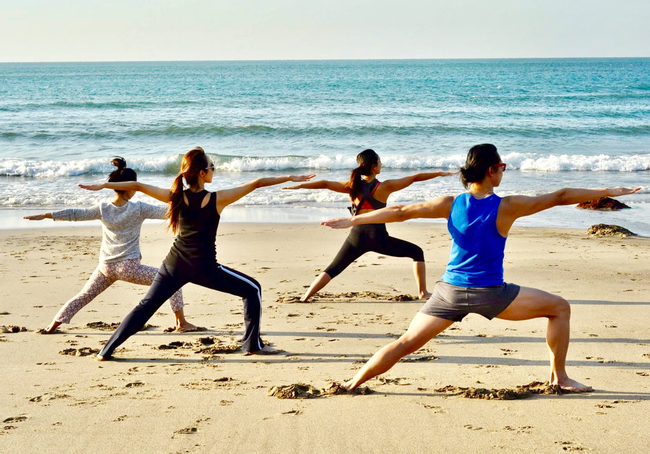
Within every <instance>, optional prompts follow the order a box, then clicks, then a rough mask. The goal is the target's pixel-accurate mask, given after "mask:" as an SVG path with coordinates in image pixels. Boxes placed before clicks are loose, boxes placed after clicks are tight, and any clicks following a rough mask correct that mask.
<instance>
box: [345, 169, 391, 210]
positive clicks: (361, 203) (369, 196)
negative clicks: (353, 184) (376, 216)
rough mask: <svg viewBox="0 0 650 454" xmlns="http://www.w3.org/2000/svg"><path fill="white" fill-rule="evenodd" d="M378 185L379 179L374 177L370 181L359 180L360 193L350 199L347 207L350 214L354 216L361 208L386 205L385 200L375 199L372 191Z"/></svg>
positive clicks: (374, 208) (376, 208)
mask: <svg viewBox="0 0 650 454" xmlns="http://www.w3.org/2000/svg"><path fill="white" fill-rule="evenodd" d="M378 186H379V180H377V179H376V178H375V179H374V180H372V181H371V182H370V183H368V182H367V181H365V180H361V188H360V189H361V194H359V195H358V196H357V199H356V200H353V201H352V206H351V207H348V210H349V211H350V214H352V216H356V215H357V213H358V212H359V211H360V210H363V209H373V210H378V209H380V208H385V207H386V202H380V201H379V200H377V199H375V196H374V193H375V190H376V189H377V187H378Z"/></svg>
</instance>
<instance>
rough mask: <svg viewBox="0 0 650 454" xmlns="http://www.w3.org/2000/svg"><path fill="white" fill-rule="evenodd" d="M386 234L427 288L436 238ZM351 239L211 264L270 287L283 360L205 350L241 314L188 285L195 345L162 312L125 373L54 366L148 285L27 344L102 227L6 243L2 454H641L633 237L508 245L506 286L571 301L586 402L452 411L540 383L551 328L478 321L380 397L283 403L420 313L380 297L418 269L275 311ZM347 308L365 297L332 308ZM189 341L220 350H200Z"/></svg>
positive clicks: (642, 271) (558, 235)
mask: <svg viewBox="0 0 650 454" xmlns="http://www.w3.org/2000/svg"><path fill="white" fill-rule="evenodd" d="M389 231H390V232H391V233H392V234H393V235H395V236H398V237H400V238H404V239H407V240H410V241H413V242H415V243H416V244H419V245H421V246H422V247H423V248H424V250H425V254H426V258H427V267H428V268H427V276H428V279H429V288H430V289H432V288H433V284H434V282H435V281H436V279H437V278H438V277H439V276H440V275H441V274H442V272H443V269H444V266H445V264H446V260H447V258H448V252H449V237H448V235H447V233H446V232H445V230H444V226H443V225H441V224H434V225H432V224H425V223H419V224H418V223H408V224H402V225H390V226H389ZM346 234H347V232H346V231H333V230H329V229H327V228H325V227H321V226H318V225H304V224H302V225H280V224H273V225H263V224H225V225H222V226H221V228H220V234H219V238H218V241H217V242H218V258H219V260H220V262H222V263H224V264H227V265H229V266H232V267H234V268H236V269H238V270H241V271H243V272H245V273H248V274H250V275H251V276H253V277H255V278H256V279H258V280H259V281H260V282H261V283H262V285H263V288H264V300H263V310H264V315H263V325H262V327H263V337H264V339H265V340H267V341H270V342H272V343H273V344H274V345H275V346H276V347H279V348H282V349H284V350H286V351H287V352H288V354H287V355H282V356H271V357H255V356H253V357H247V356H243V355H242V354H241V352H217V351H215V350H211V351H203V352H199V351H200V350H202V349H203V348H206V347H220V346H229V345H232V344H233V343H235V341H236V340H237V338H238V335H239V334H240V333H241V328H242V313H241V302H240V301H238V299H237V298H235V297H232V296H229V295H225V294H222V293H217V292H213V291H210V290H205V289H202V288H200V287H196V286H193V285H188V286H186V287H185V289H184V293H185V299H186V303H187V306H186V314H187V315H188V318H189V319H190V320H191V321H192V322H194V323H197V324H200V325H203V326H206V327H207V328H208V331H207V332H203V333H185V334H178V333H165V332H164V329H165V328H166V327H169V326H171V325H172V324H173V318H172V315H171V314H170V312H169V308H168V306H167V305H165V306H163V307H162V308H161V310H160V311H159V312H158V313H157V314H156V315H155V316H154V317H153V318H152V319H151V321H150V323H151V324H152V325H154V327H152V328H150V329H149V330H147V331H144V332H141V333H139V334H138V335H136V336H134V337H132V338H131V339H129V341H127V342H126V343H125V344H124V345H123V347H124V348H123V349H119V350H118V351H117V352H116V353H115V357H116V358H119V360H118V361H112V362H106V363H100V362H97V361H95V360H93V357H92V355H90V356H71V355H63V354H60V352H62V351H64V350H66V349H77V350H80V349H84V348H87V349H88V350H81V352H82V353H83V352H91V351H92V349H98V348H100V347H101V343H102V342H103V341H105V340H106V339H107V338H108V337H109V335H110V331H102V330H99V329H93V328H89V327H86V324H88V323H91V322H97V321H102V322H105V323H116V322H119V321H120V320H121V319H122V318H123V317H124V315H125V314H126V313H127V312H128V311H129V310H130V309H131V308H132V307H133V306H134V305H135V304H136V303H137V302H138V301H139V299H140V298H141V297H142V295H144V293H145V291H146V287H140V286H136V285H132V284H128V283H124V282H118V283H116V284H115V285H114V286H113V287H112V288H110V289H109V290H107V291H106V292H105V293H103V294H102V295H100V296H99V297H98V298H97V299H96V300H95V301H93V302H92V303H90V304H89V305H88V306H87V307H86V308H85V309H84V310H83V311H82V312H80V313H79V314H78V315H77V316H76V317H75V318H74V319H73V321H72V323H71V324H70V325H64V326H63V332H64V333H63V334H56V335H50V336H43V335H38V334H35V333H34V331H35V330H36V329H38V328H42V327H45V326H46V325H47V324H48V323H49V321H50V320H51V318H52V317H53V315H54V314H55V313H56V311H57V310H58V308H59V307H60V306H61V304H63V303H64V302H65V301H66V300H67V299H68V298H70V297H71V296H73V295H74V294H75V293H76V292H77V291H78V290H79V289H80V288H81V287H82V286H83V284H84V282H85V281H86V279H87V278H88V277H89V275H90V273H91V272H92V270H93V269H94V267H95V265H96V261H97V254H98V250H99V243H100V230H99V228H97V227H92V228H74V229H67V228H66V229H39V228H35V229H33V230H24V231H4V232H2V233H0V240H1V242H2V243H1V244H2V248H1V249H0V279H1V280H0V301H2V303H1V305H0V313H1V314H2V315H0V325H14V326H19V327H25V328H26V329H27V331H26V332H25V331H23V332H18V333H5V334H0V358H1V361H2V369H1V373H0V381H1V386H0V418H1V420H2V421H3V423H2V425H1V426H0V452H3V453H4V452H12V453H13V452H47V451H54V452H65V453H68V452H70V453H72V452H78V453H88V452H94V453H103V452H137V453H149V452H151V453H176V452H182V453H202V452H215V453H222V452H223V453H320V452H323V453H330V452H353V453H360V452H368V453H377V452H404V453H406V452H408V453H414V452H426V453H430V452H481V453H492V452H508V453H518V452H536V453H560V452H566V451H588V452H603V453H609V452H611V453H618V452H647V449H648V446H649V445H650V436H649V435H648V423H649V422H650V417H649V416H648V415H649V414H650V338H649V337H650V335H649V334H648V333H649V331H648V326H650V271H649V266H648V264H649V263H650V262H649V259H650V257H649V255H650V241H649V240H648V239H644V238H627V239H621V238H589V237H587V236H586V235H585V234H584V232H578V231H567V230H549V229H514V230H513V232H512V234H511V237H510V239H509V241H508V246H507V250H506V264H505V267H506V280H507V281H508V282H515V283H518V284H520V285H524V286H532V287H538V288H542V289H545V290H548V291H551V292H554V293H558V294H560V295H562V296H564V297H565V298H567V299H568V300H569V301H570V302H571V304H572V308H573V319H572V342H571V347H570V349H569V358H568V371H569V374H570V375H571V376H572V377H573V378H575V379H577V380H579V381H582V382H584V383H587V384H590V385H592V386H593V387H594V388H595V389H596V391H595V392H593V393H590V394H586V395H553V394H551V395H533V396H532V397H530V398H527V399H521V400H483V399H468V398H463V397H462V396H461V395H458V394H457V392H460V390H458V389H455V388H454V387H456V388H462V387H466V388H467V387H474V388H477V387H482V388H495V389H503V388H511V389H514V388H516V387H517V386H521V385H526V384H529V383H530V382H533V381H544V380H546V379H547V375H548V354H547V349H546V346H545V342H544V336H545V332H546V323H545V320H543V319H540V320H533V321H528V322H504V321H500V320H494V321H492V322H488V321H487V320H485V319H483V318H481V317H480V316H476V315H474V316H469V317H468V318H467V319H466V320H465V321H464V322H462V323H458V324H456V325H454V326H453V327H452V328H451V329H450V330H448V331H446V332H445V333H443V335H441V336H440V337H438V338H436V339H434V340H433V341H431V342H430V343H429V344H427V345H426V346H425V348H424V349H423V350H421V351H419V352H417V353H416V354H415V355H412V356H411V357H410V358H408V359H410V361H405V362H402V363H400V364H398V365H396V366H395V367H394V368H393V369H392V370H391V371H389V372H388V373H387V374H386V375H384V376H383V377H381V378H379V379H374V380H371V381H369V382H368V383H367V385H368V387H369V388H370V390H372V391H374V393H372V394H368V395H355V396H349V395H330V394H328V393H323V392H320V393H319V394H318V397H314V398H304V399H279V398H277V397H272V396H270V395H269V391H270V390H271V388H273V387H276V386H277V387H281V386H286V385H291V384H298V383H302V384H305V385H308V386H307V387H305V389H309V390H316V391H317V392H318V390H325V389H326V388H327V387H328V386H329V385H330V383H331V382H332V381H338V382H340V381H343V380H345V379H347V378H350V377H351V376H352V375H354V373H355V372H356V371H357V370H358V368H359V367H360V366H361V364H362V362H363V361H364V360H366V359H367V358H369V356H370V355H371V354H372V353H374V352H375V351H376V350H377V349H378V348H379V347H381V346H383V345H385V344H386V343H387V342H389V341H390V340H391V339H393V338H395V337H396V336H398V335H399V334H401V333H402V332H403V331H404V330H405V329H406V327H407V326H408V323H409V321H410V320H411V318H412V317H413V315H414V314H415V313H416V312H417V310H418V308H419V307H420V306H421V304H422V302H420V301H393V300H391V299H393V298H394V297H396V296H398V295H403V294H413V293H414V291H415V284H414V281H413V276H412V272H411V264H410V263H409V261H408V260H407V259H395V258H390V257H383V256H378V255H377V254H367V255H366V256H364V257H362V258H361V259H360V260H359V261H358V262H357V263H356V264H353V265H352V266H351V267H350V268H349V269H348V270H346V271H345V272H344V273H343V274H342V275H341V276H339V277H338V278H337V279H335V280H334V281H332V283H331V284H330V285H329V286H328V287H327V288H326V289H325V292H327V293H328V294H329V295H324V296H322V297H320V298H317V299H316V300H314V302H312V303H309V304H295V303H294V304H290V303H283V302H281V301H282V300H285V301H286V300H290V299H291V298H290V297H291V296H297V295H299V294H301V293H302V292H303V291H304V287H305V286H307V285H309V283H310V282H311V280H312V279H313V277H314V276H316V275H317V274H318V273H319V272H320V271H321V270H323V269H324V268H325V267H326V266H327V265H328V263H329V261H330V260H331V259H332V258H333V257H334V255H335V253H336V252H337V250H338V248H339V247H340V245H341V243H342V241H343V239H344V238H345V236H346ZM171 243H172V237H171V236H170V235H169V234H167V233H165V232H164V229H163V228H162V227H160V226H154V225H148V226H145V228H144V232H143V236H142V249H143V255H144V258H143V263H146V264H150V265H154V266H157V265H158V264H160V262H161V261H162V259H163V258H164V256H165V254H166V253H167V250H168V249H169V246H170V245H171ZM351 291H357V292H363V291H371V292H375V294H363V293H361V294H360V295H356V296H354V295H353V296H349V295H348V296H345V295H342V294H344V293H346V292H351ZM201 338H210V339H207V340H204V341H203V343H208V344H209V343H210V342H215V343H214V344H212V345H203V343H201V341H200V339H201ZM161 345H167V346H169V347H170V348H165V349H160V348H159V347H160V346H161ZM174 347H176V348H174ZM226 350H227V349H226ZM69 352H72V353H74V351H72V350H69ZM197 352H199V353H197ZM310 387H312V388H310ZM445 387H452V388H454V389H452V390H455V391H456V392H455V393H454V392H452V393H446V392H445V390H443V389H442V388H445ZM331 389H333V388H330V390H331ZM446 389H447V390H449V389H450V388H446ZM323 394H325V395H324V396H323Z"/></svg>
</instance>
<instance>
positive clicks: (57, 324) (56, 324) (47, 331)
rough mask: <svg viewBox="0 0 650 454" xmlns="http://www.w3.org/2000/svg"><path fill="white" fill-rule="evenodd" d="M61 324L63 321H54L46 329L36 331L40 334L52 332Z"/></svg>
mask: <svg viewBox="0 0 650 454" xmlns="http://www.w3.org/2000/svg"><path fill="white" fill-rule="evenodd" d="M59 326H61V322H52V323H50V326H48V327H47V328H44V329H39V330H38V331H36V332H37V333H38V334H52V333H54V332H56V331H57V328H58V327H59Z"/></svg>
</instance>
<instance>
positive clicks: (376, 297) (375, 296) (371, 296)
mask: <svg viewBox="0 0 650 454" xmlns="http://www.w3.org/2000/svg"><path fill="white" fill-rule="evenodd" d="M340 300H349V301H360V300H371V301H395V302H404V301H416V300H417V298H416V297H414V296H411V295H407V294H405V293H401V294H399V295H388V294H385V293H378V292H370V291H364V292H343V293H328V292H321V293H317V294H316V295H314V296H313V297H312V298H311V300H310V301H308V303H309V302H317V301H340ZM276 303H283V304H293V303H302V301H301V300H300V297H299V296H296V295H292V294H290V293H286V294H284V295H281V296H280V297H279V298H278V299H277V300H276Z"/></svg>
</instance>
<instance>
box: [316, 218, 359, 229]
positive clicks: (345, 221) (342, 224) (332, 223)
mask: <svg viewBox="0 0 650 454" xmlns="http://www.w3.org/2000/svg"><path fill="white" fill-rule="evenodd" d="M320 225H326V226H327V227H331V228H333V229H347V228H350V227H352V218H338V219H330V220H329V221H323V222H321V223H320Z"/></svg>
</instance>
